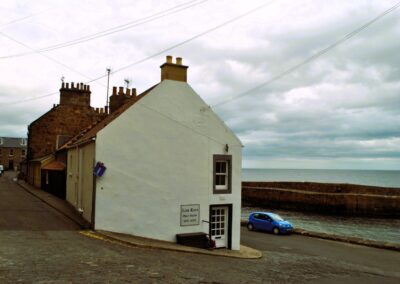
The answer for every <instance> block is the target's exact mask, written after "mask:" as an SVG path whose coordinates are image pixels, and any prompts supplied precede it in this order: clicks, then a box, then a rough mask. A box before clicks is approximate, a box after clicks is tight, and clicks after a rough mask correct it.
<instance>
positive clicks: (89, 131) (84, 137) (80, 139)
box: [59, 84, 158, 150]
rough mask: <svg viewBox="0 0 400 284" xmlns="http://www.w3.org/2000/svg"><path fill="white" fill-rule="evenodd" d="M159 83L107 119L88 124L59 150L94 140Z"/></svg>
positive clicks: (129, 101)
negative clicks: (101, 131)
mask: <svg viewBox="0 0 400 284" xmlns="http://www.w3.org/2000/svg"><path fill="white" fill-rule="evenodd" d="M157 85H158V84H156V85H154V86H152V87H151V88H149V89H147V90H146V91H144V92H143V93H141V94H140V95H138V96H136V97H133V98H132V99H130V100H128V101H127V102H126V103H125V104H123V105H122V106H121V107H119V108H118V109H117V110H116V111H114V112H113V113H111V114H110V115H108V116H107V117H106V118H105V119H103V120H101V121H100V122H97V123H94V124H92V125H90V126H88V127H87V128H85V129H84V130H83V131H82V132H81V133H79V134H78V135H76V136H75V137H73V138H72V139H71V140H69V141H68V142H67V143H65V144H64V146H62V147H61V148H60V149H59V150H64V149H69V148H72V147H75V146H78V145H81V144H83V143H87V142H90V141H92V138H93V137H95V136H96V134H97V133H98V132H99V131H100V130H102V129H103V128H104V127H106V126H107V125H108V124H110V123H111V122H112V121H113V120H114V119H116V118H117V117H118V116H120V115H121V114H122V113H123V112H124V111H126V110H127V109H128V108H130V107H131V106H132V105H134V104H135V103H136V102H137V101H139V100H140V99H141V98H143V97H144V96H145V95H147V94H148V93H150V91H151V90H153V89H154V88H155V87H156V86H157Z"/></svg>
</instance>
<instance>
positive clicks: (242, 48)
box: [0, 0, 400, 170]
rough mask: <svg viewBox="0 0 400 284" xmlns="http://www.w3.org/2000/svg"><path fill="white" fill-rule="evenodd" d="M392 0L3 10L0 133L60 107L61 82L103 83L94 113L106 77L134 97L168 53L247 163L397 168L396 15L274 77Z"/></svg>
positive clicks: (61, 4)
mask: <svg viewBox="0 0 400 284" xmlns="http://www.w3.org/2000/svg"><path fill="white" fill-rule="evenodd" d="M396 4H397V1H393V0H380V1H373V0H357V1H346V0H337V1H334V0H333V1H325V0H297V1H290V0H275V1H274V0H271V1H261V0H258V1H257V0H250V1H240V0H176V1H175V0H164V1H161V0H146V1H144V0H140V1H139V0H137V1H130V0H93V1H90V0H86V1H85V0H59V1H53V0H35V1H33V0H30V1H29V0H24V1H22V0H21V1H15V0H12V1H11V0H2V1H1V2H0V70H1V76H0V136H12V137H24V136H26V134H27V125H28V124H29V123H30V122H32V121H33V120H35V119H36V118H38V117H39V116H41V115H42V114H44V113H45V112H46V111H48V110H49V109H50V108H51V107H52V106H53V104H58V103H59V95H58V90H59V88H60V85H61V78H62V77H64V80H65V81H66V82H88V81H90V80H91V79H96V78H100V79H99V80H96V81H93V82H91V83H90V86H91V90H92V105H93V106H95V107H103V106H104V105H105V103H106V84H107V78H106V76H105V75H106V69H107V68H111V70H113V73H112V74H111V77H110V85H111V86H124V85H125V82H124V80H125V79H128V80H130V87H135V88H137V90H138V93H140V92H142V91H144V90H146V89H147V88H149V87H151V86H153V85H154V84H156V83H158V82H159V80H160V69H159V66H160V65H161V64H162V63H164V62H165V56H166V55H172V56H174V57H178V56H180V57H183V63H184V64H185V65H188V66H189V69H188V82H189V84H190V85H191V86H192V88H193V89H194V90H195V91H196V92H197V93H198V94H199V95H200V96H201V97H202V99H203V100H204V101H205V102H206V103H207V104H208V105H210V106H211V107H212V109H213V110H214V111H215V112H216V113H217V114H218V115H219V116H220V117H221V118H222V119H223V120H224V121H225V123H226V124H227V125H228V126H229V127H230V128H231V129H232V130H233V131H234V132H235V134H236V135H237V136H238V137H239V138H240V139H241V141H242V143H243V144H244V148H243V167H246V168H292V169H293V168H294V169H296V168H309V169H376V170H400V56H399V55H398V54H399V50H400V40H399V38H400V8H398V9H396V10H394V11H393V12H391V13H389V14H387V15H386V16H384V17H382V18H381V19H379V20H378V21H376V22H374V23H373V24H372V25H370V26H369V27H367V28H366V29H365V30H363V31H361V32H360V33H358V34H356V35H355V36H354V37H352V38H350V39H349V40H347V41H344V42H342V43H341V44H339V45H337V46H336V47H335V48H333V49H332V50H330V51H329V52H327V53H326V54H324V55H322V56H319V57H316V58H315V59H314V60H312V61H310V62H308V63H307V64H304V65H302V66H301V67H299V68H296V69H295V70H293V71H292V72H289V73H287V74H285V75H283V76H280V75H282V74H283V73H285V71H286V70H289V69H290V68H292V67H294V66H297V65H298V64H300V63H302V62H304V61H305V60H307V59H308V58H310V57H312V56H313V55H315V54H317V53H318V52H319V51H321V50H323V49H325V48H327V47H328V46H330V45H332V44H334V43H335V42H337V41H339V40H340V39H342V38H343V37H344V36H346V35H347V34H349V33H351V32H353V31H354V30H356V29H358V28H359V27H361V26H363V25H364V24H365V23H367V22H369V21H371V20H372V19H374V18H375V17H377V16H378V15H379V14H381V13H383V12H384V11H385V10H387V9H389V8H390V7H392V6H394V5H396ZM224 23H226V24H224ZM115 27H120V29H121V30H115V29H113V28H115ZM104 31H109V32H108V33H109V34H106V35H104V36H101V37H97V38H93V35H103V34H102V32H104ZM81 38H84V40H83V42H80V43H79V44H64V43H68V42H71V41H75V40H77V39H81ZM72 43H73V42H72ZM64 45H67V46H64ZM54 46H55V47H56V48H52V50H47V48H48V47H54ZM57 46H58V47H60V46H61V47H62V48H57ZM125 66H130V67H127V68H122V67H125ZM277 77H278V78H277ZM276 78H277V79H276ZM257 86H262V87H259V88H256V89H254V88H255V87H257ZM249 90H253V91H250V92H247V91H249ZM232 98H235V99H232Z"/></svg>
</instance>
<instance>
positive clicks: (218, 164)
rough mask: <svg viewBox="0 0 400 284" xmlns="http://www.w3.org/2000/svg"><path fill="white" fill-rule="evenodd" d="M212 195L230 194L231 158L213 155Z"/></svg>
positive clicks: (229, 156)
mask: <svg viewBox="0 0 400 284" xmlns="http://www.w3.org/2000/svg"><path fill="white" fill-rule="evenodd" d="M213 173H214V182H213V192H214V193H231V192H232V189H231V183H232V156H231V155H214V171H213Z"/></svg>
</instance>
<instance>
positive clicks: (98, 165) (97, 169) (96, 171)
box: [93, 162, 107, 177]
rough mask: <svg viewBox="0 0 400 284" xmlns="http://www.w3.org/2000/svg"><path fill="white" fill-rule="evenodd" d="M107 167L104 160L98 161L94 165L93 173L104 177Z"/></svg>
mask: <svg viewBox="0 0 400 284" xmlns="http://www.w3.org/2000/svg"><path fill="white" fill-rule="evenodd" d="M106 169H107V168H106V166H104V164H103V163H102V162H97V163H96V166H95V167H94V170H93V174H94V175H95V176H96V177H102V176H103V175H104V172H105V171H106Z"/></svg>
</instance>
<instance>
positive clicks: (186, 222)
mask: <svg viewBox="0 0 400 284" xmlns="http://www.w3.org/2000/svg"><path fill="white" fill-rule="evenodd" d="M199 224H200V204H189V205H181V226H195V225H199Z"/></svg>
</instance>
